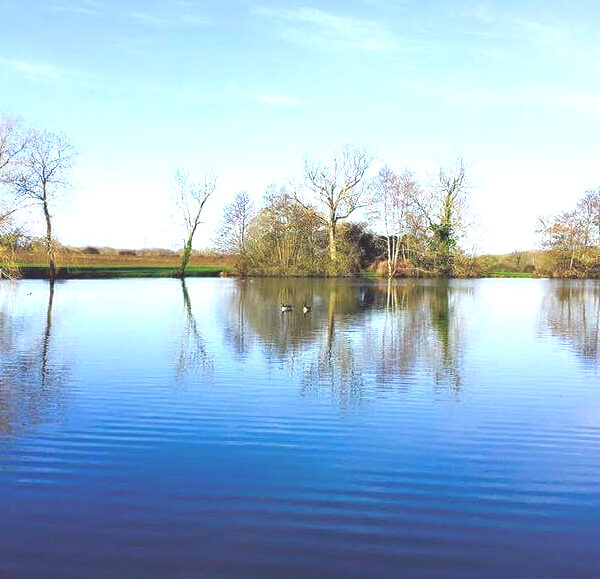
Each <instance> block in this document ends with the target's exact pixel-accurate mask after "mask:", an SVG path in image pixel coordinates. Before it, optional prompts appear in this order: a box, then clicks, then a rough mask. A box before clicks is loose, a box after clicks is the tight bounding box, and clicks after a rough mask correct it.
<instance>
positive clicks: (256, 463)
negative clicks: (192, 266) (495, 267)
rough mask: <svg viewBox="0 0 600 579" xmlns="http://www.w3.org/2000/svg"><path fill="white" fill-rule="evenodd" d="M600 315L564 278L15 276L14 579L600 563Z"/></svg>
mask: <svg viewBox="0 0 600 579" xmlns="http://www.w3.org/2000/svg"><path fill="white" fill-rule="evenodd" d="M304 300H306V301H307V302H308V303H310V304H312V306H313V310H312V311H311V312H310V313H309V314H307V315H303V314H302V312H301V311H300V306H301V304H302V303H303V302H304ZM282 301H285V302H288V301H289V302H292V303H294V304H296V305H297V307H296V309H295V310H294V311H293V312H289V313H285V314H282V313H281V312H280V303H281V302H282ZM599 315H600V285H598V284H597V283H562V282H552V281H543V280H479V281H457V282H451V283H440V282H407V283H402V282H400V283H398V284H397V285H394V286H392V287H387V285H386V284H385V283H383V284H382V283H373V282H366V281H356V280H355V281H345V280H325V281H324V280H317V281H311V280H308V281H307V280H254V281H249V282H246V283H243V282H239V281H237V280H221V279H196V280H190V281H188V283H187V287H184V286H182V285H181V284H180V283H179V282H178V281H176V280H135V281H126V280H114V281H69V282H64V283H57V284H56V286H55V288H54V291H53V292H51V291H50V288H49V286H48V284H47V283H46V282H41V281H40V282H37V281H22V282H19V283H17V284H9V283H3V284H0V507H1V511H0V512H1V513H2V522H1V523H0V576H1V577H8V578H11V579H12V578H15V579H18V578H30V577H35V578H38V577H39V578H44V579H47V578H53V577H57V578H58V577H60V578H61V579H65V578H78V579H81V578H88V577H98V578H112V577H115V578H117V577H118V578H123V577H127V578H132V577H136V578H137V577H140V578H144V579H151V578H154V577H170V578H171V577H174V578H180V577H186V578H187V577H194V578H195V577H230V576H231V577H239V576H248V577H278V576H286V577H304V576H314V577H329V576H331V577H334V576H337V577H354V576H356V577H375V576H389V577H400V576H410V577H419V576H423V577H484V576H485V577H509V576H512V577H593V576H596V577H598V576H600V552H599V547H598V545H599V542H600V374H599V369H600V365H599V360H600V342H599V329H600V328H599Z"/></svg>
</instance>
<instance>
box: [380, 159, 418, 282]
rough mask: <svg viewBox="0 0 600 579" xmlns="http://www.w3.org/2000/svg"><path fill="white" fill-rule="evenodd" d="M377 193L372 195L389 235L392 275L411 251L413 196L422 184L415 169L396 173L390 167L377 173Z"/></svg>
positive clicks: (387, 237)
mask: <svg viewBox="0 0 600 579" xmlns="http://www.w3.org/2000/svg"><path fill="white" fill-rule="evenodd" d="M376 183H377V195H376V196H375V197H374V199H373V203H374V209H375V216H376V217H377V218H378V219H380V220H381V222H382V224H383V231H384V235H385V239H386V249H387V270H388V277H393V276H394V275H395V274H396V272H397V270H398V265H399V262H400V259H401V258H402V260H403V261H406V260H407V258H408V253H409V251H410V249H409V247H408V243H407V241H408V236H409V234H410V233H411V232H412V230H413V229H414V227H413V225H414V224H415V221H416V215H415V212H414V199H416V198H417V196H418V195H419V191H420V189H419V186H418V184H417V182H416V181H415V179H414V178H413V176H412V173H410V172H409V171H405V172H404V173H402V174H401V175H397V174H396V173H394V172H393V171H392V170H391V169H389V168H388V167H384V168H383V169H381V171H379V174H378V176H377V182H376Z"/></svg>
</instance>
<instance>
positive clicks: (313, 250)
mask: <svg viewBox="0 0 600 579" xmlns="http://www.w3.org/2000/svg"><path fill="white" fill-rule="evenodd" d="M322 228H323V225H322V221H321V218H320V217H319V215H318V214H317V212H316V211H315V210H314V209H313V208H311V207H310V206H305V205H301V204H299V203H297V202H296V200H295V198H294V196H293V195H291V194H290V193H289V192H288V191H287V190H286V189H285V188H284V187H282V188H281V189H276V188H275V187H272V188H270V189H269V190H268V191H267V193H266V195H265V206H264V207H263V209H262V210H261V211H260V212H259V213H258V215H257V216H256V217H255V218H254V219H253V220H252V222H251V224H250V227H249V230H248V240H247V241H248V246H247V250H248V259H249V262H250V266H251V267H252V268H253V269H254V270H256V271H258V272H260V273H266V274H272V275H273V274H274V275H306V274H315V273H323V261H324V259H323V257H324V255H323V254H324V252H325V251H326V241H325V239H324V235H323V231H322Z"/></svg>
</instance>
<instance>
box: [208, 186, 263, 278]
mask: <svg viewBox="0 0 600 579" xmlns="http://www.w3.org/2000/svg"><path fill="white" fill-rule="evenodd" d="M253 218H254V206H253V203H252V201H251V200H250V196H249V195H248V193H247V192H246V191H240V192H239V193H237V194H236V196H235V199H234V200H233V201H232V202H231V203H230V204H229V205H227V206H226V207H225V209H224V211H223V225H222V227H221V228H220V229H219V231H218V233H217V235H218V238H217V241H216V245H217V247H218V248H219V249H220V250H221V251H224V252H226V253H230V254H233V256H234V257H235V267H236V270H237V271H238V273H241V274H245V273H247V269H248V259H247V249H248V230H249V228H250V223H251V221H252V219H253Z"/></svg>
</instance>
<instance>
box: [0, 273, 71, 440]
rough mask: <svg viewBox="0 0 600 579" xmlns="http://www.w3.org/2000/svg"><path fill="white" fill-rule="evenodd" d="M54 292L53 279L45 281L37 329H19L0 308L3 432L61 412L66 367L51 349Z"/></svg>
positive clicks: (0, 427) (0, 418) (0, 419)
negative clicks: (45, 292) (40, 323)
mask: <svg viewBox="0 0 600 579" xmlns="http://www.w3.org/2000/svg"><path fill="white" fill-rule="evenodd" d="M54 292H55V287H54V282H49V284H48V300H47V305H46V311H45V318H44V325H43V330H42V331H41V332H39V329H38V330H37V331H36V330H35V329H32V330H31V331H23V329H24V328H23V327H22V326H21V324H20V323H19V322H18V321H17V320H15V319H14V318H13V315H11V314H10V313H9V312H8V311H7V310H6V309H4V310H3V311H0V326H1V327H2V331H0V352H1V357H0V431H1V432H3V433H15V432H18V431H20V430H21V429H26V428H29V427H31V426H33V425H36V424H39V423H40V422H41V421H42V420H43V417H44V416H45V415H46V414H48V415H50V416H51V417H52V420H55V419H56V414H59V415H61V414H63V413H64V410H65V394H66V393H65V392H63V391H62V386H63V384H64V382H65V380H66V379H67V377H68V374H69V366H68V365H67V364H65V363H63V362H60V361H59V360H60V359H61V358H62V355H63V353H62V352H61V353H57V354H56V355H55V354H54V352H53V348H52V319H53V311H54ZM28 297H29V296H28ZM3 306H4V308H6V307H7V306H8V303H7V302H4V301H3ZM17 332H18V335H17ZM23 336H26V340H25V341H24V340H23Z"/></svg>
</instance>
